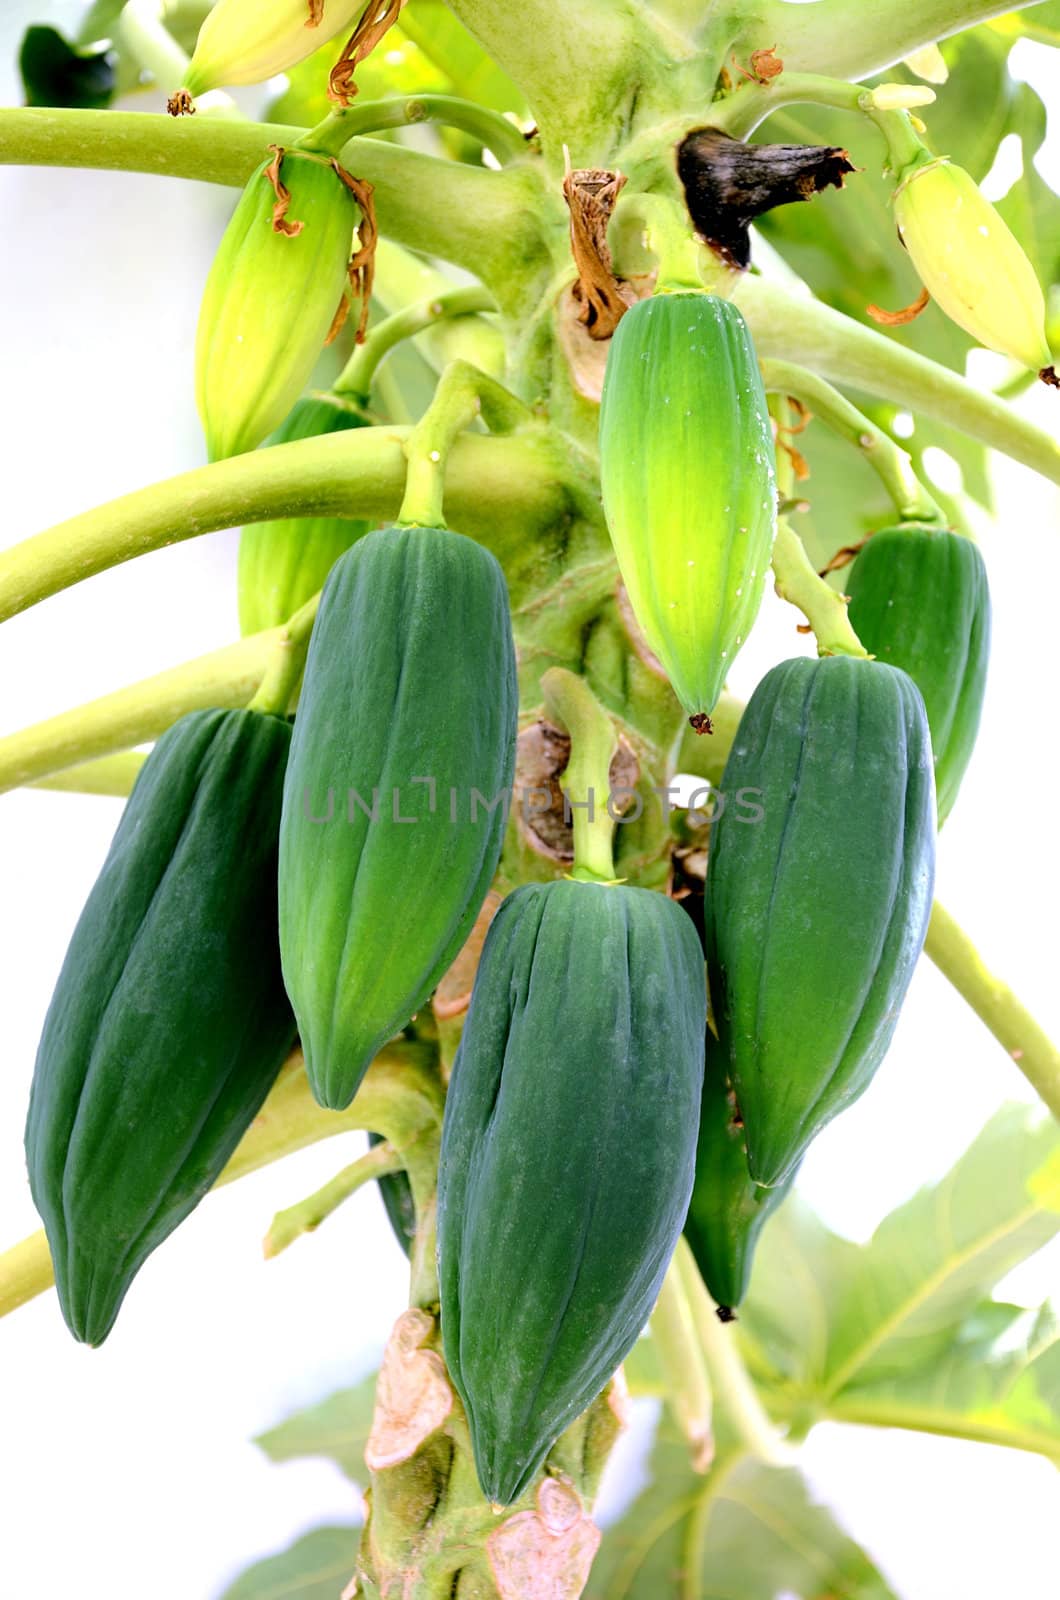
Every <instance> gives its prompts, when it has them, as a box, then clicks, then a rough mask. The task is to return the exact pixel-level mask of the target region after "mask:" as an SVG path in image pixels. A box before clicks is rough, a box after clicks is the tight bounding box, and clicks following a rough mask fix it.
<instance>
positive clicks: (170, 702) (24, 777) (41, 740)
mask: <svg viewBox="0 0 1060 1600" xmlns="http://www.w3.org/2000/svg"><path fill="white" fill-rule="evenodd" d="M283 633H284V630H283V628H269V629H268V630H267V631H266V632H264V633H252V634H248V635H247V637H246V638H245V639H239V640H237V641H236V643H235V644H230V645H226V646H225V647H224V649H222V650H213V651H211V652H210V654H209V655H205V656H197V657H196V658H195V659H194V660H193V661H186V662H184V663H182V665H181V666H179V667H171V668H170V669H169V671H168V672H159V673H156V674H155V675H154V676H153V677H150V678H144V679H143V680H142V681H141V682H140V683H133V684H130V685H129V686H128V687H127V688H124V689H118V690H116V691H115V692H114V693H113V694H107V695H104V696H103V697H102V698H101V699H99V700H92V701H89V702H88V704H86V705H81V706H76V707H75V708H74V710H72V711H63V712H60V714H59V715H58V716H57V717H49V718H48V719H47V721H45V722H37V723H34V725H33V726H32V727H30V728H22V729H20V730H19V732H18V733H11V734H8V736H7V738H6V739H0V793H3V792H4V791H5V790H7V789H17V788H19V787H21V786H22V785H23V784H29V783H36V782H38V780H39V779H41V778H45V777H48V776H50V775H51V774H52V773H56V772H62V771H63V770H64V769H65V768H68V767H76V765H77V764H78V763H80V762H88V761H91V760H92V759H93V758H94V757H96V756H105V755H108V754H110V752H112V751H115V750H128V749H129V747H130V746H131V745H135V744H143V743H145V742H146V741H147V740H149V739H155V738H157V736H158V735H159V734H160V733H163V732H164V731H165V729H166V728H168V727H170V726H171V725H172V724H173V723H174V722H176V721H177V719H178V717H183V716H185V715H186V714H187V713H188V712H189V711H205V710H209V709H212V708H213V707H237V706H245V705H246V704H247V702H248V700H250V698H251V696H252V695H254V694H255V693H256V691H257V690H258V688H259V687H260V685H261V682H262V679H263V678H264V676H265V674H266V672H267V670H268V668H269V665H270V663H271V662H272V661H273V660H274V659H275V657H276V651H277V649H278V648H280V647H282V642H283ZM96 792H97V793H99V792H102V793H114V792H115V791H114V790H113V789H111V788H104V789H103V790H97V791H96ZM117 792H119V793H121V792H123V791H122V790H120V789H119V790H118V791H117Z"/></svg>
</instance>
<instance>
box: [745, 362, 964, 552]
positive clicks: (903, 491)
mask: <svg viewBox="0 0 1060 1600" xmlns="http://www.w3.org/2000/svg"><path fill="white" fill-rule="evenodd" d="M762 382H763V383H764V384H765V387H766V392H767V393H768V394H776V395H785V396H788V397H789V398H791V399H792V400H798V401H799V402H800V403H801V404H802V405H804V406H805V407H806V408H807V410H809V411H812V412H813V414H814V416H817V417H820V418H821V420H822V421H823V422H826V423H827V424H828V426H829V427H830V428H831V429H832V430H833V432H835V433H837V434H838V435H839V437H840V438H842V439H845V440H846V441H847V443H848V444H852V445H854V447H855V448H856V449H857V450H859V451H860V452H861V454H862V456H863V457H864V459H865V461H867V463H868V464H869V466H870V467H871V468H872V469H873V471H874V472H875V473H876V474H877V476H878V477H879V479H880V481H881V483H882V484H883V486H884V488H885V489H886V490H887V493H888V494H889V495H890V497H891V499H892V500H893V501H894V505H895V510H896V511H897V512H898V515H899V516H900V517H901V518H902V520H903V521H908V522H939V523H944V522H945V521H946V514H945V512H944V511H943V510H942V507H941V506H940V505H938V504H937V503H936V501H934V500H933V499H932V498H931V496H930V495H929V494H928V492H927V490H926V489H925V488H924V486H923V484H922V483H921V482H920V480H919V478H918V477H917V475H916V473H915V472H914V471H913V464H912V462H911V461H910V459H909V457H908V455H907V454H906V452H905V451H904V450H903V449H902V448H901V446H900V445H897V444H895V442H894V440H893V439H892V438H891V437H890V436H889V435H888V434H886V433H884V431H883V429H882V428H878V427H877V426H876V424H875V423H874V422H870V421H869V419H868V417H866V416H865V414H864V412H861V411H859V410H858V409H857V407H856V406H852V405H851V403H850V401H849V400H847V399H846V397H845V396H844V395H841V394H840V393H839V391H838V389H833V388H832V385H831V384H830V383H826V382H825V381H824V379H823V378H819V377H817V376H816V374H815V373H812V372H807V371H806V369H805V367H797V366H794V365H792V363H791V362H789V361H763V362H762Z"/></svg>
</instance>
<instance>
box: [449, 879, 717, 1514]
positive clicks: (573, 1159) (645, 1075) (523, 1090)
mask: <svg viewBox="0 0 1060 1600" xmlns="http://www.w3.org/2000/svg"><path fill="white" fill-rule="evenodd" d="M703 980H704V972H703V956H702V952H701V950H700V947H699V941H698V939H697V938H696V933H695V929H694V928H693V926H692V923H691V922H690V920H689V919H688V918H687V917H686V916H685V914H684V912H683V911H682V910H681V909H680V907H679V906H678V905H676V904H675V902H674V901H672V900H669V899H667V898H666V897H665V896H664V895H661V894H656V893H653V892H651V891H650V890H647V889H633V888H627V887H625V886H620V885H612V886H608V885H603V884H591V883H580V882H573V881H560V882H553V883H547V884H540V883H535V884H527V885H525V886H524V887H523V888H521V889H517V890H515V892H514V893H513V894H510V895H509V896H508V898H507V899H506V900H505V901H504V904H503V905H502V906H501V908H500V910H499V911H498V913H497V915H496V917H495V918H494V920H493V923H492V925H491V927H490V931H489V934H488V936H487V938H486V945H485V949H484V951H483V954H482V960H481V962H480V964H479V969H478V975H477V977H476V979H475V987H474V990H473V992H472V998H471V1008H470V1011H469V1013H468V1017H467V1021H466V1023H465V1025H464V1033H463V1037H462V1039H461V1042H460V1048H459V1050H458V1051H457V1056H456V1061H455V1063H454V1066H453V1076H452V1080H451V1082H450V1085H449V1094H448V1099H447V1101H446V1108H445V1121H444V1124H443V1129H442V1155H441V1164H440V1169H439V1187H438V1260H439V1274H440V1281H441V1308H442V1312H441V1320H442V1337H443V1341H444V1345H445V1358H446V1362H447V1364H448V1367H449V1372H450V1375H451V1377H452V1379H453V1382H454V1384H455V1385H456V1388H457V1390H458V1392H459V1394H460V1397H461V1399H462V1400H463V1402H464V1406H465V1409H466V1411H467V1417H468V1423H469V1426H470V1429H471V1439H472V1444H473V1447H474V1453H475V1462H476V1466H477V1468H478V1475H479V1479H480V1481H481V1484H482V1488H483V1490H484V1491H485V1493H486V1496H487V1498H488V1499H489V1500H491V1501H493V1502H494V1503H497V1504H501V1505H508V1504H510V1503H511V1501H512V1500H514V1499H515V1498H516V1497H517V1496H518V1495H519V1494H520V1493H521V1492H522V1490H523V1489H524V1488H525V1487H526V1485H527V1484H528V1483H529V1481H530V1479H531V1478H532V1477H533V1475H534V1473H535V1472H536V1471H537V1469H538V1467H539V1466H540V1465H541V1463H542V1461H543V1460H544V1458H545V1456H546V1454H547V1452H548V1451H549V1450H550V1449H551V1447H552V1445H553V1443H554V1442H555V1440H556V1439H557V1438H558V1437H559V1435H560V1433H562V1432H563V1430H564V1429H565V1428H566V1427H567V1426H568V1424H570V1423H571V1422H573V1421H574V1419H575V1417H577V1416H578V1415H579V1414H580V1413H581V1412H582V1411H584V1410H585V1408H586V1407H587V1406H588V1405H589V1404H590V1403H591V1402H592V1400H593V1399H594V1398H595V1396H596V1395H597V1394H598V1393H599V1392H600V1390H601V1389H602V1388H603V1386H604V1385H605V1383H606V1382H607V1381H608V1379H609V1378H610V1377H611V1375H612V1374H613V1373H614V1371H615V1369H616V1368H617V1367H618V1365H619V1363H620V1362H621V1361H622V1360H623V1358H624V1357H625V1356H626V1354H627V1353H628V1352H629V1350H630V1349H631V1348H632V1346H633V1344H634V1342H635V1341H636V1339H637V1336H638V1334H639V1333H640V1331H641V1329H642V1328H643V1326H644V1323H645V1322H646V1320H647V1318H648V1316H649V1314H650V1312H651V1310H652V1307H653V1306H654V1303H655V1299H656V1296H657V1295H658V1292H659V1288H660V1285H661V1283H662V1279H663V1275H664V1273H665V1272H666V1268H667V1265H668V1263H669V1261H670V1257H671V1255H672V1253H673V1250H674V1247H675V1245H676V1243H677V1240H678V1237H679V1235H680V1232H681V1225H682V1223H683V1221H684V1217H685V1212H686V1210H687V1207H688V1197H689V1194H690V1192H691V1188H692V1172H693V1165H694V1159H695V1143H696V1123H697V1120H698V1116H699V1101H700V1095H701V1092H702V1079H703V1038H704V1031H705V1020H706V997H705V985H704V981H703Z"/></svg>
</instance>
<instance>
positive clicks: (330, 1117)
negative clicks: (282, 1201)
mask: <svg viewBox="0 0 1060 1600" xmlns="http://www.w3.org/2000/svg"><path fill="white" fill-rule="evenodd" d="M442 1105H443V1095H442V1089H441V1084H440V1081H439V1079H438V1075H437V1072H436V1070H435V1067H434V1051H433V1048H431V1047H429V1046H425V1045H423V1044H420V1043H416V1042H413V1041H411V1040H407V1039H402V1040H397V1041H395V1042H394V1043H392V1044H388V1045H386V1046H385V1047H384V1048H383V1049H382V1050H381V1051H380V1052H379V1054H378V1055H377V1056H376V1058H375V1060H374V1061H373V1063H372V1065H371V1066H370V1067H369V1069H368V1072H367V1074H366V1076H365V1079H364V1082H363V1083H362V1084H361V1087H360V1089H359V1090H358V1091H357V1095H356V1097H355V1099H354V1101H353V1104H352V1105H351V1106H349V1107H348V1108H347V1109H346V1110H345V1111H326V1110H324V1108H323V1107H321V1106H319V1105H318V1104H317V1102H316V1101H315V1100H314V1099H313V1096H312V1093H311V1092H310V1089H309V1082H308V1079H307V1078H306V1075H305V1063H304V1061H303V1059H302V1053H301V1051H300V1050H294V1051H293V1052H292V1053H291V1055H290V1056H288V1058H287V1060H286V1062H285V1063H284V1065H283V1067H282V1068H281V1069H280V1075H279V1077H278V1078H277V1080H276V1082H275V1084H274V1085H273V1087H272V1089H271V1090H270V1091H269V1095H268V1098H267V1099H266V1101H265V1104H264V1105H263V1106H262V1108H261V1110H260V1111H259V1112H258V1114H257V1116H256V1117H255V1119H254V1121H253V1123H252V1124H251V1126H250V1127H249V1128H248V1130H247V1132H246V1133H245V1134H244V1135H243V1138H242V1140H241V1141H240V1143H239V1145H238V1146H237V1147H236V1151H235V1154H234V1155H233V1157H232V1159H231V1161H229V1163H228V1165H227V1166H226V1167H225V1169H224V1171H223V1172H222V1173H221V1176H220V1177H219V1178H218V1180H217V1182H216V1184H215V1185H214V1188H215V1189H219V1188H221V1187H222V1185H224V1184H227V1183H234V1182H235V1181H236V1180H237V1179H238V1178H245V1177H246V1176H247V1175H248V1174H249V1173H251V1172H257V1171H258V1170H259V1169H260V1168H261V1167H266V1166H269V1165H270V1164H271V1163H272V1162H273V1161H279V1160H281V1159H282V1158H283V1157H284V1156H287V1155H291V1154H293V1153H294V1151H296V1150H304V1149H306V1148H307V1147H308V1146H309V1145H312V1144H318V1143H319V1142H320V1140H321V1139H329V1138H331V1136H332V1134H336V1133H348V1132H349V1131H350V1130H351V1129H357V1128H359V1129H362V1130H364V1131H366V1132H369V1133H382V1134H383V1135H384V1136H385V1139H386V1141H387V1142H388V1143H389V1144H390V1146H391V1147H392V1148H393V1149H395V1150H396V1151H399V1152H401V1159H402V1164H403V1165H406V1164H407V1163H406V1162H405V1155H404V1152H405V1151H406V1150H416V1149H417V1148H418V1147H419V1146H420V1145H421V1144H423V1145H424V1146H425V1147H427V1146H430V1145H432V1144H433V1142H434V1140H436V1138H437V1131H438V1129H439V1128H440V1126H441V1118H442ZM427 1136H430V1137H427ZM377 1148H380V1147H379V1146H377ZM54 1281H55V1276H54V1273H53V1271H52V1264H51V1257H50V1256H49V1253H48V1241H47V1238H46V1237H45V1234H44V1231H43V1229H41V1230H40V1231H39V1232H38V1233H34V1234H31V1235H30V1236H29V1238H27V1239H23V1240H22V1241H21V1242H20V1243H19V1244H16V1245H14V1246H13V1247H12V1248H11V1249H10V1250H7V1251H5V1252H4V1253H3V1254H2V1255H0V1316H6V1315H7V1313H8V1312H9V1311H14V1310H16V1309H17V1307H18V1306H21V1305H25V1304H26V1302H27V1301H29V1300H33V1299H35V1298H36V1296H37V1295H39V1294H43V1293H44V1291H45V1289H48V1288H50V1287H51V1285H52V1284H53V1283H54Z"/></svg>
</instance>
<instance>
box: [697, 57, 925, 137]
mask: <svg viewBox="0 0 1060 1600" xmlns="http://www.w3.org/2000/svg"><path fill="white" fill-rule="evenodd" d="M890 87H891V88H892V89H894V90H896V91H898V93H899V98H900V99H901V102H902V104H903V105H904V106H905V107H907V108H909V107H912V106H917V105H921V106H926V105H930V104H931V102H932V101H933V100H934V99H935V91H934V90H933V89H929V88H928V87H927V86H926V85H924V84H901V85H891V86H890ZM871 92H872V91H871V90H866V89H865V88H864V87H863V85H861V84H860V83H846V82H845V81H844V80H843V79H842V78H822V77H819V76H818V75H817V74H816V73H812V72H786V71H785V72H782V73H781V74H780V76H779V77H776V78H770V79H769V81H768V83H757V82H754V83H751V82H748V83H743V84H741V86H740V87H739V88H738V89H737V90H736V92H735V93H734V94H732V95H730V96H729V97H728V99H726V100H722V101H720V102H719V103H718V104H716V105H714V106H712V107H711V110H710V125H711V127H712V128H720V129H721V130H722V131H723V132H724V133H728V134H730V135H731V136H732V137H733V138H734V139H747V138H749V137H750V135H751V134H752V133H753V132H754V131H755V129H756V128H757V127H759V125H760V124H761V123H763V122H764V121H765V120H766V118H767V117H771V116H772V115H773V112H774V111H780V110H782V109H783V107H784V106H804V105H811V106H831V107H833V108H834V109H835V110H837V111H852V112H869V111H870V105H871ZM871 115H872V116H873V119H874V120H875V121H876V122H878V124H879V126H880V129H881V132H883V133H884V135H885V136H886V132H887V119H888V118H889V117H891V116H893V115H894V112H893V110H892V111H887V112H879V111H875V110H873V111H871Z"/></svg>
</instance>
